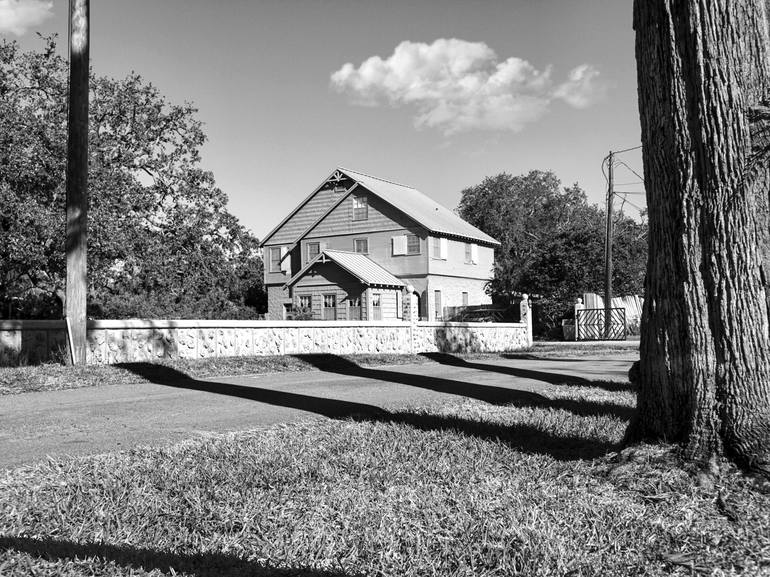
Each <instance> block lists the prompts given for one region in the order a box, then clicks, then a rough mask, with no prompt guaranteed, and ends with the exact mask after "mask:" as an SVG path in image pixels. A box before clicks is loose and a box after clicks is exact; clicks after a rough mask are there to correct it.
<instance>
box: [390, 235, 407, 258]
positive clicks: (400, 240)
mask: <svg viewBox="0 0 770 577" xmlns="http://www.w3.org/2000/svg"><path fill="white" fill-rule="evenodd" d="M393 254H394V255H399V254H406V235H405V234H402V235H399V236H394V237H393Z"/></svg>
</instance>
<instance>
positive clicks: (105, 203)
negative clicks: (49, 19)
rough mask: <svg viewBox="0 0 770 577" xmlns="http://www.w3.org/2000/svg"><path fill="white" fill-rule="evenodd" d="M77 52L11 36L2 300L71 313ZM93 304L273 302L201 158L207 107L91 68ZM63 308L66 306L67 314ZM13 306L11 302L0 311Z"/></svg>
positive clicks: (0, 141) (0, 120) (120, 310)
mask: <svg viewBox="0 0 770 577" xmlns="http://www.w3.org/2000/svg"><path fill="white" fill-rule="evenodd" d="M66 73H67V67H66V62H64V60H63V59H62V58H61V57H60V56H58V55H57V53H56V45H55V42H54V39H53V38H49V39H46V41H45V48H44V49H43V50H42V51H38V52H35V51H32V52H21V51H20V50H19V47H18V45H17V44H16V43H14V42H3V43H2V44H0V201H1V202H2V205H3V207H4V209H5V210H4V211H3V214H2V215H0V271H2V272H0V301H4V302H3V303H0V304H2V308H0V310H6V309H7V306H8V304H9V303H13V305H14V307H15V309H16V311H17V314H20V315H22V316H57V315H58V314H60V308H61V303H60V300H61V297H62V296H63V288H64V278H65V274H64V272H65V269H64V234H63V232H64V194H65V193H64V174H65V163H66V102H67V99H66V95H67V93H66V91H67V74H66ZM90 99H91V110H90V134H89V139H90V141H89V231H88V233H89V239H88V243H89V244H88V276H89V288H88V290H89V295H88V296H89V314H90V315H92V316H96V317H101V318H105V317H110V318H123V317H134V316H144V317H199V318H211V317H249V316H254V315H255V314H256V312H257V311H259V310H264V290H263V287H262V272H261V268H262V261H261V258H260V256H259V250H258V243H257V239H256V238H254V236H253V235H251V234H250V233H249V232H248V231H247V230H246V229H244V228H243V227H242V226H241V225H240V224H239V223H238V221H237V219H236V218H235V217H234V216H233V215H231V214H230V213H229V212H228V211H227V207H226V204H227V197H226V195H225V194H224V193H223V192H222V191H221V190H220V189H218V188H217V187H216V184H215V182H214V177H213V175H212V174H211V173H210V172H207V171H205V170H203V169H202V168H201V166H200V160H201V158H200V148H201V146H202V145H203V144H204V142H205V140H206V136H205V133H204V132H203V127H202V124H201V122H200V121H198V120H197V119H196V118H195V114H196V110H195V108H194V107H193V106H192V105H191V104H189V103H186V104H184V105H174V104H171V103H169V102H168V101H167V100H166V99H165V98H164V97H163V96H162V95H161V94H160V92H159V91H158V90H157V88H155V87H154V86H153V85H151V84H149V83H146V82H145V81H143V80H142V78H141V77H140V76H138V75H137V74H131V75H130V76H128V77H127V78H125V79H122V80H115V79H111V78H105V77H101V76H94V77H93V78H92V80H91V94H90ZM57 309H59V312H57ZM0 314H2V313H0Z"/></svg>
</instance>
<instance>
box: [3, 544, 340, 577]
mask: <svg viewBox="0 0 770 577" xmlns="http://www.w3.org/2000/svg"><path fill="white" fill-rule="evenodd" d="M7 551H17V552H19V553H27V554H28V555H33V556H35V557H39V558H41V559H45V560H47V561H53V562H56V561H67V562H70V561H72V560H73V559H76V558H77V559H81V560H86V559H89V558H98V559H101V560H103V561H105V562H110V561H112V562H114V563H116V564H117V565H119V566H121V567H125V568H127V569H133V570H139V569H144V571H147V572H151V571H155V570H158V571H162V572H163V573H164V574H172V575H173V574H175V573H172V570H173V571H174V572H176V573H180V572H182V573H186V574H190V575H195V576H196V577H242V576H245V575H252V576H254V577H295V576H296V577H301V576H304V577H345V576H346V575H351V574H348V573H343V572H339V571H321V570H315V569H307V568H301V567H298V568H293V569H278V568H272V567H264V566H262V565H259V564H257V563H252V562H249V561H246V560H244V559H241V558H240V557H237V556H235V555H228V554H225V553H197V554H190V555H184V554H179V553H169V552H166V551H156V550H153V549H144V548H139V547H133V546H130V545H108V544H104V543H76V542H74V541H59V540H56V539H33V538H30V537H0V553H5V552H7ZM32 569H36V567H33V568H32ZM30 574H34V573H30Z"/></svg>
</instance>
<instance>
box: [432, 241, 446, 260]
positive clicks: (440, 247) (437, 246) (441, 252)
mask: <svg viewBox="0 0 770 577" xmlns="http://www.w3.org/2000/svg"><path fill="white" fill-rule="evenodd" d="M432 238H433V258H437V259H441V260H446V255H447V245H448V244H449V241H448V240H447V239H445V238H441V237H438V236H434V237H432Z"/></svg>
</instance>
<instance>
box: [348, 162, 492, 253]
mask: <svg viewBox="0 0 770 577" xmlns="http://www.w3.org/2000/svg"><path fill="white" fill-rule="evenodd" d="M339 170H340V172H342V173H344V174H346V175H348V176H349V177H350V178H352V179H353V180H355V181H356V182H358V183H359V184H361V185H363V186H364V187H365V188H366V189H367V190H369V191H371V192H373V193H374V194H376V195H377V196H379V197H380V198H382V199H383V200H384V201H385V202H387V203H389V204H391V205H393V206H394V207H396V208H397V209H398V210H400V211H401V212H403V213H404V214H406V215H407V216H409V217H410V218H412V219H414V220H415V221H416V222H417V223H418V224H420V225H422V226H424V227H425V228H427V229H428V230H429V231H430V232H435V233H438V234H443V235H447V236H456V237H461V238H465V239H469V240H476V241H480V242H483V243H487V244H494V245H499V244H500V242H499V241H497V240H496V239H494V238H492V237H491V236H489V235H488V234H486V233H485V232H483V231H481V230H479V229H478V228H476V227H475V226H473V225H472V224H470V223H468V222H466V221H464V220H463V219H462V218H460V217H459V216H457V215H456V214H455V213H454V212H452V211H451V210H449V209H448V208H446V207H445V206H442V205H440V204H439V203H437V202H436V201H435V200H433V199H432V198H430V197H429V196H427V195H425V194H423V193H422V192H420V191H419V190H417V189H416V188H413V187H411V186H407V185H405V184H398V183H395V182H390V181H388V180H383V179H381V178H377V177H376V176H371V175H368V174H364V173H363V172H357V171H355V170H350V169H348V168H342V167H340V169H339Z"/></svg>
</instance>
